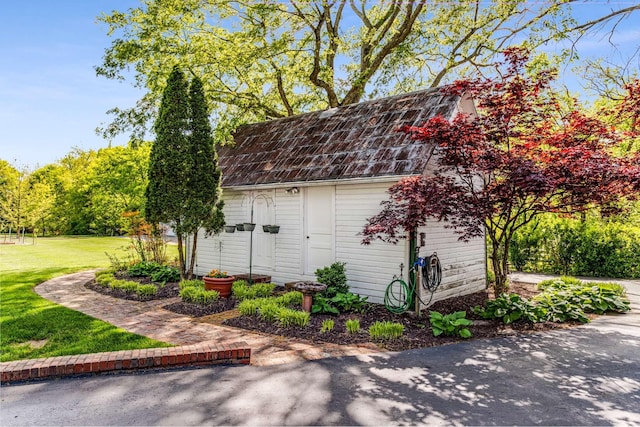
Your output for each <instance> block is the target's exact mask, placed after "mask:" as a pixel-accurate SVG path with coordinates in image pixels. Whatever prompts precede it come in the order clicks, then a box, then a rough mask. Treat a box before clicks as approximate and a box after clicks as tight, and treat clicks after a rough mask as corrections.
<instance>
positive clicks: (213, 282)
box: [202, 276, 236, 298]
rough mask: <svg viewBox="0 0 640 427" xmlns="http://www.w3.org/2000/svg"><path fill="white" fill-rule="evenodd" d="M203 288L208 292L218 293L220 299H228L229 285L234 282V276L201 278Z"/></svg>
mask: <svg viewBox="0 0 640 427" xmlns="http://www.w3.org/2000/svg"><path fill="white" fill-rule="evenodd" d="M202 280H203V281H204V288H205V289H206V290H208V291H218V292H219V293H220V296H221V297H222V298H229V296H230V295H231V285H232V284H233V282H235V280H236V278H235V277H234V276H229V277H221V278H216V277H206V276H205V277H203V278H202Z"/></svg>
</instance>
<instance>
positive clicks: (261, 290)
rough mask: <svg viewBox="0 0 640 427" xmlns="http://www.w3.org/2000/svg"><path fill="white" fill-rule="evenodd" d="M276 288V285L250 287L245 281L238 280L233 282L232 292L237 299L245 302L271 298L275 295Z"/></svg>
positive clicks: (257, 284)
mask: <svg viewBox="0 0 640 427" xmlns="http://www.w3.org/2000/svg"><path fill="white" fill-rule="evenodd" d="M275 287H276V285H275V283H255V284H253V285H249V284H248V283H247V282H246V281H244V280H236V281H235V282H233V285H232V287H231V292H232V293H233V296H234V297H235V298H236V299H238V300H239V301H244V300H246V299H254V298H265V297H269V296H271V295H272V294H273V290H274V289H275Z"/></svg>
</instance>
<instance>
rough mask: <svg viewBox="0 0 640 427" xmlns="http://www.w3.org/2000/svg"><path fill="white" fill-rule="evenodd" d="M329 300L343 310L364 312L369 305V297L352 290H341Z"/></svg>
mask: <svg viewBox="0 0 640 427" xmlns="http://www.w3.org/2000/svg"><path fill="white" fill-rule="evenodd" d="M329 301H331V303H332V304H333V305H335V306H336V308H337V309H338V310H339V311H341V312H349V311H357V312H362V311H364V309H365V307H366V306H367V297H360V296H359V295H356V294H354V293H351V292H347V293H342V292H339V293H337V294H336V295H335V296H334V297H333V298H331V299H330V300H329Z"/></svg>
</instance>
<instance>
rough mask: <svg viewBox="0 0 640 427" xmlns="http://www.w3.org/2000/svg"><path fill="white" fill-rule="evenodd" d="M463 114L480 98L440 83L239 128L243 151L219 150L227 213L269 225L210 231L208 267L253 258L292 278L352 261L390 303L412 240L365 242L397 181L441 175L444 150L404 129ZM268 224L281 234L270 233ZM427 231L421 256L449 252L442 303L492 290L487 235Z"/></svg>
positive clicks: (259, 267)
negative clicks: (451, 91)
mask: <svg viewBox="0 0 640 427" xmlns="http://www.w3.org/2000/svg"><path fill="white" fill-rule="evenodd" d="M459 111H461V112H467V113H470V114H475V110H474V108H473V103H472V102H471V101H470V100H468V99H460V98H455V97H451V96H443V95H442V94H441V93H440V92H439V91H438V90H437V89H430V90H425V91H419V92H413V93H409V94H404V95H398V96H393V97H389V98H384V99H381V100H375V101H369V102H363V103H360V104H354V105H348V106H344V107H339V108H334V109H331V110H326V111H319V112H313V113H308V114H302V115H298V116H294V117H287V118H283V119H277V120H272V121H267V122H262V123H256V124H251V125H245V126H242V127H240V128H238V130H237V132H236V133H235V135H234V139H235V142H236V144H235V147H233V148H231V147H222V148H220V149H219V150H218V151H219V160H220V167H221V169H222V173H223V179H222V187H223V192H224V196H223V197H224V200H225V219H226V222H227V224H236V223H244V222H249V221H250V219H251V212H252V211H253V222H254V223H256V224H257V226H256V228H255V230H254V231H253V232H252V233H251V232H246V231H244V232H241V231H236V232H234V233H225V232H222V233H220V234H218V235H215V236H212V237H209V238H204V236H199V238H198V253H197V254H196V255H197V266H196V274H199V275H203V274H206V273H207V272H208V271H209V270H211V269H213V268H220V269H221V270H223V271H227V272H229V273H230V274H246V273H248V272H249V260H250V258H251V259H252V273H253V274H254V275H256V274H262V275H268V276H271V278H272V281H273V282H275V283H278V284H284V283H286V282H292V281H299V280H314V279H315V275H314V272H315V271H316V270H317V269H318V268H322V267H325V266H328V265H330V264H331V263H333V262H335V261H341V262H345V263H346V270H347V278H348V280H349V286H350V289H351V291H352V292H354V293H357V294H360V295H363V296H368V297H369V301H371V302H378V303H381V302H382V301H383V298H384V292H385V289H386V287H387V285H388V284H389V282H390V281H391V280H392V278H393V275H394V274H399V271H400V268H399V265H400V264H401V263H404V265H405V266H406V265H407V264H408V260H409V244H408V243H407V241H406V240H405V241H402V242H401V243H399V244H397V245H392V244H387V243H383V242H374V243H372V244H371V245H368V246H364V245H362V244H361V243H360V242H361V240H362V236H360V235H359V233H360V232H361V231H362V229H363V227H364V225H365V223H366V220H367V219H368V218H369V217H371V216H373V215H375V214H377V213H378V212H379V211H380V202H381V201H383V200H386V199H387V193H386V190H387V189H388V188H389V187H390V186H391V185H392V184H394V183H395V182H397V181H398V180H399V179H401V178H403V177H407V176H412V175H418V174H423V173H429V172H428V170H429V166H430V165H431V163H433V162H431V163H429V159H430V156H431V153H432V147H431V146H429V145H428V144H424V143H422V142H419V141H415V140H412V139H411V138H410V137H409V136H408V135H407V134H405V133H404V132H399V131H398V128H399V127H401V126H403V125H420V124H422V123H424V122H425V121H426V120H427V119H429V118H431V117H434V116H436V115H438V114H440V115H442V116H443V117H446V118H449V119H452V118H453V117H454V115H455V114H456V113H457V112H459ZM266 224H269V225H278V226H280V230H279V232H278V233H277V234H272V233H269V232H265V231H263V227H262V226H263V225H266ZM419 231H420V232H424V233H425V234H426V239H425V246H424V247H421V249H420V255H421V256H426V255H429V254H431V253H433V252H437V254H438V257H439V259H440V262H441V265H442V284H441V286H440V287H439V288H438V291H437V292H436V294H435V296H434V298H433V301H437V300H440V299H444V298H448V297H451V296H455V295H464V294H468V293H473V292H477V291H479V290H481V289H484V288H485V286H486V282H485V280H486V279H485V278H486V253H485V244H484V239H483V238H479V239H475V240H472V241H470V242H467V243H464V242H461V241H459V240H458V236H457V235H456V234H455V233H453V232H452V231H451V230H450V229H445V228H444V227H443V224H441V223H438V222H435V221H434V222H433V223H430V224H429V225H428V226H427V227H425V228H424V229H421V230H419ZM250 246H251V247H252V256H251V257H250ZM406 274H407V272H406V268H405V272H404V276H405V279H406Z"/></svg>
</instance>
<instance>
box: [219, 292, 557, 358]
mask: <svg viewBox="0 0 640 427" xmlns="http://www.w3.org/2000/svg"><path fill="white" fill-rule="evenodd" d="M487 298H488V293H487V291H482V292H477V293H475V294H471V295H465V296H461V297H455V298H449V299H447V300H444V301H438V302H436V303H434V304H433V305H432V306H431V307H429V308H428V309H427V310H423V311H422V313H421V315H420V317H418V316H416V315H415V313H410V312H407V313H402V314H394V313H391V312H390V311H388V310H387V309H386V308H385V307H384V306H383V305H380V304H370V305H369V306H368V308H367V310H365V311H364V312H363V313H345V314H340V315H338V316H333V315H312V316H311V319H310V321H309V325H308V326H307V327H306V328H296V327H289V328H283V327H281V326H279V325H278V324H277V323H270V322H265V321H262V320H260V318H258V317H246V316H241V317H236V318H232V319H228V320H226V321H224V324H225V325H228V326H234V327H237V328H242V329H248V330H253V331H260V332H266V333H269V334H274V335H283V336H287V337H295V338H300V339H305V340H309V341H314V342H330V343H335V344H364V343H369V342H371V340H370V338H369V326H371V325H372V324H373V323H375V322H376V321H379V320H380V321H384V320H388V321H392V322H399V323H401V324H403V325H404V333H403V335H402V337H401V338H399V339H396V340H392V341H385V342H377V343H376V344H377V345H378V346H380V347H382V348H385V349H388V350H393V351H402V350H409V349H412V348H422V347H433V346H438V345H444V344H448V343H453V342H457V341H462V338H457V337H444V336H439V337H434V336H433V332H432V330H431V326H430V324H429V311H438V312H440V313H443V314H448V313H453V312H455V311H466V312H467V318H468V319H472V320H474V324H473V326H471V327H470V330H471V332H472V333H473V338H475V339H478V338H490V337H496V336H502V335H513V334H517V333H528V332H537V331H545V330H551V329H557V328H564V327H566V325H564V326H563V325H559V324H556V323H551V322H546V323H536V324H529V323H524V322H518V323H515V324H512V325H504V324H503V323H502V322H499V321H490V320H484V319H482V318H480V317H479V316H477V315H476V314H474V313H473V307H475V306H476V305H482V304H483V303H484V302H485V301H486V300H487ZM354 318H357V319H359V320H360V328H361V330H360V332H359V333H358V334H349V333H347V332H346V326H345V322H346V321H347V320H349V319H354ZM325 319H333V321H334V328H333V330H332V331H330V332H325V333H321V332H320V329H321V328H322V322H323V321H324V320H325Z"/></svg>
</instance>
